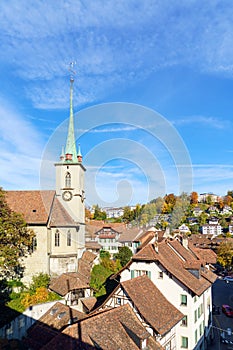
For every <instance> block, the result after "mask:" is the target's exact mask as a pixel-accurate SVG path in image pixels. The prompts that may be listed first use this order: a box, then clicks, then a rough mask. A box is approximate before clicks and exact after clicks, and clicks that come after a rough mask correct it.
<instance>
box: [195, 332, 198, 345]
mask: <svg viewBox="0 0 233 350" xmlns="http://www.w3.org/2000/svg"><path fill="white" fill-rule="evenodd" d="M197 340H198V338H197V329H196V330H195V343H197Z"/></svg>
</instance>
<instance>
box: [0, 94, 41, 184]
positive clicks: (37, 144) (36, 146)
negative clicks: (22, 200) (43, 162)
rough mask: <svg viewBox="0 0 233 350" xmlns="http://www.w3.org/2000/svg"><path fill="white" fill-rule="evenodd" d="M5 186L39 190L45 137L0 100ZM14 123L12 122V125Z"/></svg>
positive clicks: (2, 167)
mask: <svg viewBox="0 0 233 350" xmlns="http://www.w3.org/2000/svg"><path fill="white" fill-rule="evenodd" d="M0 106H1V107H0V140H1V141H0V149H1V173H0V182H1V186H3V187H5V188H6V189H12V188H17V189H19V188H28V187H29V186H31V185H32V184H33V186H36V187H38V178H39V176H38V175H39V165H40V159H41V155H42V144H43V142H42V137H41V135H39V134H38V132H37V131H36V129H35V128H34V127H33V126H32V125H31V124H30V123H29V122H26V121H25V120H24V118H23V117H22V116H21V115H19V114H18V113H17V112H16V111H14V110H13V109H12V107H9V106H7V105H6V103H5V101H3V100H2V99H0ZM9 120H10V122H9Z"/></svg>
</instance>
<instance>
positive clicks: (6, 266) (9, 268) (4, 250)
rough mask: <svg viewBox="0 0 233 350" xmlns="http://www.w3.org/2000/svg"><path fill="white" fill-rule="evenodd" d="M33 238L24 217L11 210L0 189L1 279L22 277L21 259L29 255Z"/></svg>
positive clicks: (32, 233)
mask: <svg viewBox="0 0 233 350" xmlns="http://www.w3.org/2000/svg"><path fill="white" fill-rule="evenodd" d="M33 237H34V232H33V231H32V230H30V229H29V228H28V227H27V224H26V222H25V221H24V219H23V217H22V216H21V215H20V214H18V213H15V212H13V211H12V210H11V209H10V208H9V206H8V204H7V202H6V198H5V192H4V191H3V189H2V188H0V251H1V257H0V278H9V277H11V278H13V277H17V276H19V277H21V275H22V271H23V269H22V266H21V263H20V259H21V258H22V257H23V256H25V255H27V254H28V252H29V248H30V247H31V245H32V241H33Z"/></svg>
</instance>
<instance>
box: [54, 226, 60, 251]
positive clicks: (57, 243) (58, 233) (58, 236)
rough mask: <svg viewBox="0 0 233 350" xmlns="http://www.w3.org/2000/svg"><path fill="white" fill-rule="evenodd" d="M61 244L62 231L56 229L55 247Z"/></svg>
mask: <svg viewBox="0 0 233 350" xmlns="http://www.w3.org/2000/svg"><path fill="white" fill-rule="evenodd" d="M59 245H60V232H59V231H58V230H56V232H55V247H59Z"/></svg>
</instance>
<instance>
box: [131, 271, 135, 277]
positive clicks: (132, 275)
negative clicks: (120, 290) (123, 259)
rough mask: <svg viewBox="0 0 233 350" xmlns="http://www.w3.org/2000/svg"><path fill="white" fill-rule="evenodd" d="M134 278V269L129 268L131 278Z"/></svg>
mask: <svg viewBox="0 0 233 350" xmlns="http://www.w3.org/2000/svg"><path fill="white" fill-rule="evenodd" d="M132 278H134V270H131V279H132Z"/></svg>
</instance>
